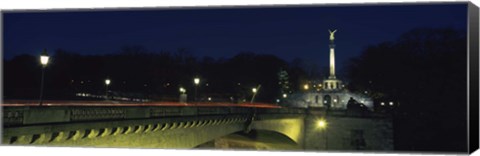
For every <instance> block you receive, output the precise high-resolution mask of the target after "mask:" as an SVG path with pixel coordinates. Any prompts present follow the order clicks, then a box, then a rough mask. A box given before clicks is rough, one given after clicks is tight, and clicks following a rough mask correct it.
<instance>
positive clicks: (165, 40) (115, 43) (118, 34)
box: [3, 3, 467, 68]
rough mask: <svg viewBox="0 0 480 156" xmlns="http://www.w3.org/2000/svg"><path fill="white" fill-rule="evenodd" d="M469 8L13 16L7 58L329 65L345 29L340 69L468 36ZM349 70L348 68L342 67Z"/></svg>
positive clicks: (7, 24)
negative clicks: (383, 47) (408, 46)
mask: <svg viewBox="0 0 480 156" xmlns="http://www.w3.org/2000/svg"><path fill="white" fill-rule="evenodd" d="M466 8H467V5H466V3H464V4H455V5H452V4H436V5H432V4H429V5H419V4H417V5H390V6H382V5H374V6H366V5H365V6H323V7H322V6H308V7H290V8H287V7H276V8H266V7H264V8H258V7H257V8H209V9H167V10H166V9H163V10H162V9H148V10H147V9H143V10H103V11H99V10H95V11H83V12H80V11H55V12H54V11H43V12H30V13H21V12H7V13H4V14H3V15H4V17H3V20H4V21H3V29H4V30H3V32H4V36H3V42H4V58H6V59H11V58H13V57H14V56H16V55H19V54H25V53H26V54H32V55H39V54H40V52H41V50H42V49H43V48H47V49H49V51H50V52H52V51H53V50H55V49H59V48H61V49H65V50H67V51H72V52H77V53H81V54H108V53H115V52H118V51H120V48H121V47H122V46H129V45H141V46H144V47H145V48H147V49H149V50H152V51H160V50H170V51H175V50H176V49H177V48H188V49H189V50H190V51H191V53H192V54H194V55H196V56H200V57H203V56H212V57H214V58H219V57H225V58H229V57H231V56H234V55H236V54H237V53H239V52H242V51H251V52H255V53H262V54H274V55H277V56H279V57H281V58H282V59H285V60H287V61H291V60H292V59H293V58H301V59H303V60H305V61H306V62H309V63H314V64H316V65H318V66H327V65H328V43H329V42H328V37H329V34H328V29H333V28H336V29H338V31H337V33H336V34H335V38H336V56H337V64H338V65H339V66H341V64H342V62H343V61H345V60H347V59H348V58H350V57H352V56H357V55H358V54H359V53H360V52H361V51H362V49H364V48H365V47H367V46H368V45H372V44H377V43H380V42H384V41H392V40H394V39H396V38H397V37H398V36H399V35H401V34H402V33H404V32H406V31H408V30H411V29H413V28H420V27H435V28H438V27H453V28H457V29H464V30H465V29H466V24H467V23H466V22H467V20H466V19H467V9H466ZM340 68H341V67H340Z"/></svg>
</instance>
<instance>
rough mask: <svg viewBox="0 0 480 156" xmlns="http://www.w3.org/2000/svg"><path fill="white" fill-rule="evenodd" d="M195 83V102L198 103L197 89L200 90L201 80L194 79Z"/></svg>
mask: <svg viewBox="0 0 480 156" xmlns="http://www.w3.org/2000/svg"><path fill="white" fill-rule="evenodd" d="M193 83H194V84H195V101H197V88H198V84H200V78H198V77H196V78H194V79H193Z"/></svg>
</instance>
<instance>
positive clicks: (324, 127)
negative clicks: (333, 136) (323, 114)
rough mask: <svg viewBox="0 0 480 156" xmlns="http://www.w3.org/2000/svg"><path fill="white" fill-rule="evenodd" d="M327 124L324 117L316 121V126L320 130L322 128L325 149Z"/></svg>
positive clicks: (326, 145)
mask: <svg viewBox="0 0 480 156" xmlns="http://www.w3.org/2000/svg"><path fill="white" fill-rule="evenodd" d="M327 125H328V123H327V121H326V120H325V119H319V120H318V121H317V127H318V128H319V129H320V130H324V132H323V134H324V139H325V150H327V149H328V137H327Z"/></svg>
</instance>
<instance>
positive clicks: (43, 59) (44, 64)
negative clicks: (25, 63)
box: [40, 49, 49, 106]
mask: <svg viewBox="0 0 480 156" xmlns="http://www.w3.org/2000/svg"><path fill="white" fill-rule="evenodd" d="M48 59H49V56H48V54H47V49H43V52H42V54H40V63H41V64H42V81H41V82H40V106H42V104H43V83H44V82H43V81H44V77H45V68H46V67H47V64H48Z"/></svg>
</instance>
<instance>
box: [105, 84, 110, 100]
mask: <svg viewBox="0 0 480 156" xmlns="http://www.w3.org/2000/svg"><path fill="white" fill-rule="evenodd" d="M108 85H110V79H106V80H105V99H107V100H108Z"/></svg>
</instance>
